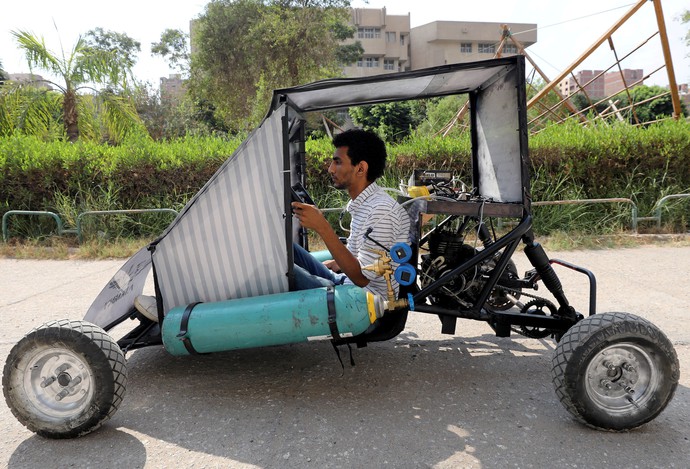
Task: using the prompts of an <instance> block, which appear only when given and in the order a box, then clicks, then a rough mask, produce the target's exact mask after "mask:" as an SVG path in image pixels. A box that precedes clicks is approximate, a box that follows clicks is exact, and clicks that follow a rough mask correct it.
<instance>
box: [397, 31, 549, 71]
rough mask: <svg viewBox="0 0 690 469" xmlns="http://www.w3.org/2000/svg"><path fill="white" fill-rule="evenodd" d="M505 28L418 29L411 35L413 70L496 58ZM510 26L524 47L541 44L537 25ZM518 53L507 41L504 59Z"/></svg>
mask: <svg viewBox="0 0 690 469" xmlns="http://www.w3.org/2000/svg"><path fill="white" fill-rule="evenodd" d="M503 26H504V24H503V23H477V22H468V21H433V22H431V23H427V24H424V25H422V26H417V27H414V28H412V30H411V31H410V44H411V46H410V57H411V59H412V60H411V62H412V66H411V69H412V70H417V69H420V68H426V67H433V66H438V65H445V64H451V63H461V62H473V61H476V60H483V59H490V58H493V57H494V56H495V54H496V52H497V50H498V48H499V45H500V43H501V40H502V38H503V34H504V28H503ZM506 26H507V28H508V31H509V32H510V34H511V35H512V36H513V37H514V38H515V39H516V40H517V42H518V43H520V44H521V45H522V47H525V48H526V47H529V46H531V45H532V44H534V43H535V42H537V25H536V24H532V23H512V24H508V25H506ZM518 52H519V51H518V47H517V46H516V45H515V43H514V42H513V41H511V40H507V41H506V42H505V44H504V47H503V49H502V50H501V53H502V56H503V57H506V56H509V55H516V54H517V53H518Z"/></svg>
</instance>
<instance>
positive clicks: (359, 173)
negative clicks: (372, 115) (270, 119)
mask: <svg viewBox="0 0 690 469" xmlns="http://www.w3.org/2000/svg"><path fill="white" fill-rule="evenodd" d="M333 145H334V146H335V153H334V154H333V160H332V161H331V164H330V166H329V168H328V172H329V174H330V175H331V179H332V180H333V185H334V186H335V187H336V188H337V189H344V190H346V191H347V192H348V194H349V196H350V202H348V204H347V207H346V210H347V211H348V212H350V214H351V215H352V222H351V223H350V236H349V237H348V241H347V246H345V245H344V244H343V243H342V242H341V241H340V238H339V237H338V235H337V234H336V233H335V231H334V230H333V228H332V227H331V226H330V224H329V223H328V221H327V220H326V218H325V217H324V216H323V214H322V213H321V211H320V210H319V209H318V208H316V207H315V206H313V205H308V204H303V203H299V202H293V203H292V208H293V211H294V213H295V215H296V216H297V218H299V220H300V223H301V224H302V226H304V227H305V228H307V229H311V230H314V231H315V232H316V233H317V234H318V235H319V236H320V237H321V239H323V241H324V243H325V244H326V247H327V248H328V250H329V251H330V252H331V255H332V256H333V260H332V261H329V262H327V263H325V264H322V263H321V262H319V261H317V260H316V259H315V258H314V257H313V256H312V255H311V254H309V253H308V252H307V251H306V250H304V249H303V248H301V247H300V246H299V245H295V247H294V253H295V284H296V287H297V289H300V290H305V289H309V288H317V287H323V286H328V285H334V284H335V285H341V284H343V283H346V284H354V285H357V286H360V287H363V288H365V289H367V290H369V291H371V292H372V293H374V294H377V295H381V296H383V297H384V298H385V297H386V296H387V294H388V288H387V285H386V281H385V279H384V278H383V277H379V276H377V275H376V274H374V273H373V272H369V271H363V270H362V267H364V266H367V265H370V264H372V263H373V262H374V261H375V260H376V258H377V257H378V255H377V254H375V253H373V252H371V251H370V250H371V249H376V250H379V251H380V250H382V248H381V247H380V246H377V245H376V244H375V243H374V242H372V241H371V240H369V239H366V237H365V234H366V233H367V231H368V230H369V229H371V232H370V234H369V237H371V238H372V239H374V240H376V241H377V242H378V243H380V244H382V245H383V246H386V247H387V248H390V247H392V246H393V245H394V244H395V243H397V242H403V243H407V242H408V236H409V230H410V218H409V217H408V215H407V212H406V211H405V209H404V208H402V207H401V206H400V205H399V204H398V203H397V202H396V201H395V200H393V198H392V197H391V196H389V195H388V194H386V193H385V192H384V191H383V189H381V188H380V187H379V186H378V185H377V184H376V182H375V181H376V179H378V178H379V177H380V176H381V175H382V174H383V170H384V168H385V166H386V145H385V143H384V142H383V141H382V140H381V139H380V138H379V137H378V136H377V135H376V134H374V133H372V132H367V131H364V130H359V129H353V130H349V131H347V132H343V133H341V134H339V135H336V137H335V138H334V139H333ZM392 283H393V288H394V291H395V293H396V295H397V293H398V284H397V282H396V281H395V280H394V279H393V280H392ZM134 306H135V307H136V309H137V310H138V311H139V312H141V313H142V314H143V315H144V316H146V317H147V318H149V319H151V320H152V321H158V310H157V307H156V298H155V297H152V296H146V295H140V296H138V297H137V298H136V299H135V300H134Z"/></svg>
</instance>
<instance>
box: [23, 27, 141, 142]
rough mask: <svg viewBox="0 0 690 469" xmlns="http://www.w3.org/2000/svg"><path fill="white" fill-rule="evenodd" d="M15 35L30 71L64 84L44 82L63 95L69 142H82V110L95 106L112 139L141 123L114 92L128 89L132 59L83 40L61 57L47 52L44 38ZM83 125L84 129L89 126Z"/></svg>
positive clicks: (63, 114)
mask: <svg viewBox="0 0 690 469" xmlns="http://www.w3.org/2000/svg"><path fill="white" fill-rule="evenodd" d="M12 35H13V36H14V37H15V39H16V40H17V44H18V45H19V47H20V48H21V49H22V50H23V51H24V52H25V54H26V59H27V62H28V63H29V68H30V69H32V70H33V68H34V67H36V68H39V69H41V70H44V71H46V72H48V73H50V74H52V75H54V76H56V77H57V78H59V79H60V80H61V82H60V83H57V82H56V81H52V80H48V79H45V80H43V81H44V82H45V83H48V84H50V85H52V86H54V87H55V88H56V89H57V90H58V92H59V93H60V94H61V95H62V123H63V125H64V128H65V134H66V136H67V139H68V140H69V141H71V142H74V141H76V140H78V139H79V135H80V110H84V111H87V110H88V108H89V107H92V106H99V108H100V109H102V116H103V118H104V124H105V126H106V127H107V128H108V131H109V133H110V136H111V137H114V138H119V137H121V136H122V135H123V133H125V132H126V131H127V129H129V128H131V127H132V126H134V125H136V124H137V123H138V122H139V120H138V118H137V115H136V111H135V110H134V107H133V106H132V105H131V103H130V102H129V101H128V100H127V99H125V98H123V97H122V96H119V95H117V94H116V93H115V92H114V87H120V88H126V86H127V77H128V76H131V65H132V64H133V62H132V61H131V57H130V58H127V57H126V56H125V57H123V56H121V55H119V54H118V52H117V51H114V50H109V49H108V48H107V47H98V46H96V45H94V42H91V43H90V42H89V40H87V39H85V38H83V37H81V36H80V37H79V38H78V39H77V42H76V44H75V45H74V48H73V49H72V50H71V51H70V52H69V53H68V54H65V53H64V51H62V53H61V54H59V55H58V54H56V53H54V52H52V51H51V50H49V49H48V48H47V46H46V44H45V42H44V41H43V38H39V37H36V36H34V35H33V34H31V33H29V32H26V31H13V32H12ZM90 37H91V39H90V40H91V41H96V38H97V37H98V34H96V35H91V36H90ZM93 84H100V85H102V86H103V88H102V89H100V90H99V89H96V88H94V87H93ZM84 90H89V91H91V92H92V93H95V97H97V98H98V99H97V102H96V101H94V99H93V98H94V95H88V94H81V93H80V92H83V91H84ZM81 124H82V125H81V127H83V126H84V125H85V123H81Z"/></svg>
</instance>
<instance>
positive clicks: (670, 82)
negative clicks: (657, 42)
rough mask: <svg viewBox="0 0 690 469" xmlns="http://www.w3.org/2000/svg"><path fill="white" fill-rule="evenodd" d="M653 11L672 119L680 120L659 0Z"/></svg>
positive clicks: (677, 98)
mask: <svg viewBox="0 0 690 469" xmlns="http://www.w3.org/2000/svg"><path fill="white" fill-rule="evenodd" d="M654 11H655V13H656V22H657V24H658V25H659V37H660V38H661V48H662V49H663V51H664V61H665V62H666V73H667V74H668V87H669V88H670V89H671V101H672V102H673V118H674V119H675V120H678V119H679V118H680V96H679V94H678V84H677V83H676V74H675V72H674V71H673V60H672V59H671V49H670V48H669V45H668V35H667V34H666V23H665V22H664V11H663V10H662V8H661V0H654Z"/></svg>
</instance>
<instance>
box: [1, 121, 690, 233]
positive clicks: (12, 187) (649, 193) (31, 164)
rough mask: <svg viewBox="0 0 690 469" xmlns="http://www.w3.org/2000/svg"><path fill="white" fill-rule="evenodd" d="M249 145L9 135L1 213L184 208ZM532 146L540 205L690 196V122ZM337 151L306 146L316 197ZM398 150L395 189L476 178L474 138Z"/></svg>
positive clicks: (585, 131) (550, 139)
mask: <svg viewBox="0 0 690 469" xmlns="http://www.w3.org/2000/svg"><path fill="white" fill-rule="evenodd" d="M240 143H241V139H240V138H237V139H232V140H227V139H221V138H211V137H187V138H184V139H180V140H176V141H171V142H163V143H161V142H154V141H152V140H150V139H148V138H145V137H138V136H137V137H130V138H129V139H128V140H127V141H125V142H124V143H123V144H121V145H119V146H110V145H107V144H93V143H81V142H79V143H75V144H70V143H66V142H52V143H45V142H42V141H40V140H39V139H36V138H32V137H26V136H12V137H7V138H2V139H0V168H1V169H2V173H1V176H0V215H1V214H2V213H4V212H6V211H7V210H20V209H21V210H52V211H58V212H59V211H60V210H59V209H63V210H64V201H65V200H68V199H71V200H73V201H74V205H75V206H77V207H80V208H81V209H83V210H93V209H100V208H101V207H97V206H93V205H98V203H97V199H98V197H99V194H102V193H107V194H108V197H109V200H110V201H111V203H112V201H113V200H114V201H115V202H114V203H115V205H116V206H117V208H123V209H126V208H153V207H173V208H179V206H181V205H182V204H184V203H185V201H186V200H187V199H188V198H189V197H190V196H191V195H193V194H194V193H195V192H196V191H197V190H198V189H199V188H200V187H201V186H202V185H203V184H204V183H205V182H206V181H207V180H208V178H209V177H210V176H211V175H212V174H213V173H214V171H216V169H217V168H218V167H219V166H220V164H222V162H223V161H224V160H225V159H226V158H227V157H228V156H230V155H231V154H232V153H233V151H234V150H235V149H236V148H237V146H238V145H239V144H240ZM529 146H530V158H531V163H532V167H531V170H532V172H533V182H532V186H533V187H532V189H533V198H534V200H554V199H565V198H571V197H578V198H603V197H628V198H632V199H633V200H634V201H635V202H636V203H637V205H638V207H639V209H640V216H644V215H647V214H650V213H651V211H652V209H653V206H654V203H655V202H656V201H657V200H659V199H660V198H661V197H663V196H664V195H667V194H671V193H680V192H688V191H690V125H689V124H688V123H687V122H673V121H664V122H662V123H659V124H657V125H652V126H650V127H648V128H636V127H631V126H628V125H600V126H593V127H588V128H585V127H581V126H579V125H561V126H554V127H551V128H548V129H546V130H544V131H542V132H541V133H539V134H537V135H535V136H532V137H531V138H530V143H529ZM332 151H333V149H332V146H331V144H330V142H329V141H328V140H310V141H308V142H307V157H308V170H309V175H310V177H311V180H312V181H313V185H312V187H313V190H314V191H315V192H317V194H316V195H317V200H324V199H323V198H322V197H326V196H325V195H324V193H326V192H327V189H326V187H327V186H328V176H327V172H326V169H327V167H328V164H329V161H330V158H331V156H332ZM389 153H390V163H389V168H388V170H387V173H386V181H387V182H388V183H389V184H396V183H397V181H399V180H400V179H407V177H408V176H409V174H410V173H411V172H412V170H413V169H414V168H433V169H452V170H453V171H454V172H455V173H456V174H457V175H458V176H459V177H461V178H462V179H463V180H464V181H466V182H468V183H469V182H471V175H470V142H469V138H468V137H466V136H465V137H460V138H442V137H437V138H429V137H424V138H422V137H417V138H412V139H408V140H407V141H405V142H403V143H400V144H398V145H395V146H391V147H389ZM89 201H91V202H90V203H89ZM677 205H678V206H679V207H680V208H678V209H676V212H677V213H676V214H675V215H673V214H672V216H673V217H674V223H675V224H676V225H678V226H679V228H681V229H682V228H683V227H687V218H688V216H687V213H688V210H687V207H688V206H689V205H690V204H687V203H685V202H684V201H679V202H678V204H677ZM108 208H112V206H109V207H108Z"/></svg>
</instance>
